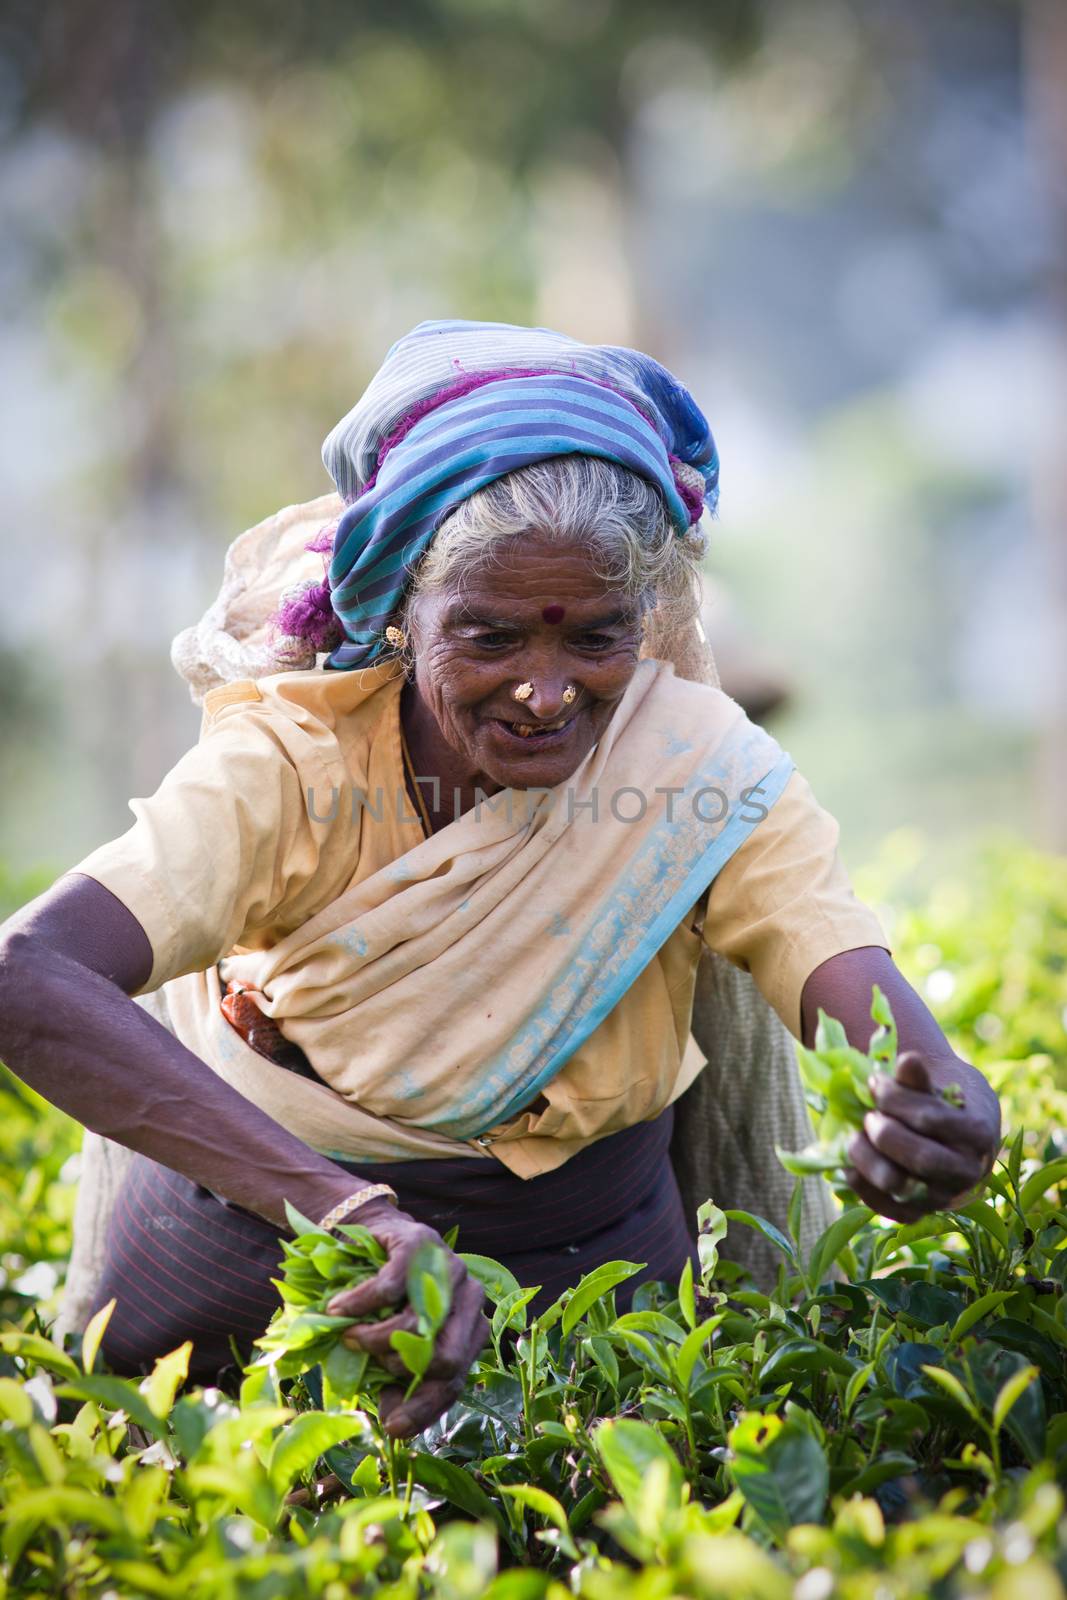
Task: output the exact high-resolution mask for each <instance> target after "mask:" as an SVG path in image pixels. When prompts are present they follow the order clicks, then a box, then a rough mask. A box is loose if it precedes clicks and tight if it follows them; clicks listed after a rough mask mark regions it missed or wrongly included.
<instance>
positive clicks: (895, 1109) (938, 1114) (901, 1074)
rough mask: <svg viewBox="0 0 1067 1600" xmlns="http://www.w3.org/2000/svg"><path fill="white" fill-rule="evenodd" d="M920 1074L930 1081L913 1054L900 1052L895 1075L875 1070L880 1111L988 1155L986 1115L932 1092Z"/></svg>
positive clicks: (944, 1141) (918, 1130)
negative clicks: (952, 1102)
mask: <svg viewBox="0 0 1067 1600" xmlns="http://www.w3.org/2000/svg"><path fill="white" fill-rule="evenodd" d="M916 1064H917V1068H916ZM920 1075H921V1078H922V1080H923V1082H928V1081H929V1077H928V1074H927V1071H926V1068H925V1067H923V1066H922V1063H921V1062H919V1061H918V1058H917V1057H914V1056H911V1055H905V1056H901V1058H900V1061H899V1062H898V1063H897V1076H896V1077H895V1078H890V1077H888V1076H887V1075H886V1074H884V1073H878V1074H876V1076H875V1077H874V1078H872V1079H871V1092H872V1094H873V1095H874V1099H875V1104H876V1105H877V1107H878V1109H879V1111H884V1112H885V1113H886V1114H887V1115H888V1116H890V1117H895V1118H896V1119H897V1121H898V1122H903V1123H906V1124H907V1126H908V1127H909V1128H911V1129H912V1131H913V1132H915V1133H918V1134H922V1136H923V1137H924V1138H927V1139H936V1140H937V1141H938V1142H939V1143H941V1144H945V1145H951V1146H960V1145H966V1146H968V1147H969V1148H971V1149H973V1150H976V1151H979V1152H980V1153H981V1154H982V1155H983V1156H984V1155H986V1154H987V1152H988V1150H989V1142H990V1134H989V1127H988V1123H987V1119H986V1118H985V1117H984V1116H980V1115H978V1114H976V1113H975V1112H974V1111H971V1110H969V1109H968V1108H967V1107H966V1106H954V1105H950V1104H949V1103H948V1102H947V1101H945V1100H942V1098H941V1096H940V1095H939V1094H931V1093H930V1092H929V1090H928V1089H924V1088H923V1087H922V1084H921V1083H920V1082H917V1080H918V1079H919V1077H920Z"/></svg>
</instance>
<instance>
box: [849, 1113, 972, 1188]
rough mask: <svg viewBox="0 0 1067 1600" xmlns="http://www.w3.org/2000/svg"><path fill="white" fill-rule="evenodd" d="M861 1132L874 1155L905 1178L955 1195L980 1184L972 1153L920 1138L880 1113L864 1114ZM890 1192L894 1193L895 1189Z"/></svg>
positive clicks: (906, 1127)
mask: <svg viewBox="0 0 1067 1600" xmlns="http://www.w3.org/2000/svg"><path fill="white" fill-rule="evenodd" d="M863 1131H864V1133H865V1134H866V1136H867V1138H868V1140H869V1141H870V1143H871V1145H872V1146H873V1147H874V1149H875V1150H876V1151H877V1153H878V1154H879V1155H880V1156H881V1157H882V1158H883V1159H884V1160H887V1161H889V1162H891V1163H893V1165H895V1166H896V1167H897V1168H898V1169H899V1170H900V1171H902V1172H904V1173H906V1174H907V1175H908V1176H909V1177H915V1178H921V1179H922V1180H923V1182H924V1183H928V1184H931V1185H934V1184H936V1185H937V1187H938V1188H939V1189H941V1190H942V1191H943V1192H944V1193H946V1194H959V1193H961V1192H963V1191H964V1190H966V1189H972V1188H974V1186H975V1185H976V1184H978V1183H980V1182H981V1181H982V1178H983V1176H984V1173H985V1167H984V1164H983V1162H982V1160H981V1158H980V1156H979V1154H978V1152H977V1151H976V1150H971V1149H964V1150H960V1149H956V1148H955V1147H954V1146H952V1145H949V1144H942V1143H941V1142H940V1141H939V1140H937V1139H927V1138H924V1137H923V1135H922V1134H919V1133H915V1132H914V1131H913V1130H912V1129H911V1128H910V1127H908V1125H907V1124H906V1123H904V1122H900V1121H898V1120H897V1118H896V1117H892V1116H887V1115H886V1114H885V1112H884V1111H868V1113H867V1115H866V1116H865V1117H864V1119H863ZM892 1192H894V1193H896V1192H898V1191H897V1190H896V1189H895V1188H894V1189H893V1190H892Z"/></svg>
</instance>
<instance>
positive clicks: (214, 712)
mask: <svg viewBox="0 0 1067 1600" xmlns="http://www.w3.org/2000/svg"><path fill="white" fill-rule="evenodd" d="M402 682H403V677H402V674H401V673H400V672H399V670H398V668H397V667H396V665H395V663H391V664H390V665H389V666H388V667H372V668H366V669H364V670H362V671H357V672H328V671H324V670H322V669H321V668H315V669H314V670H312V671H309V672H278V673H274V674H272V675H271V676H269V677H264V678H255V679H253V678H242V679H239V680H237V681H235V682H233V683H226V684H222V685H220V686H219V687H218V688H215V689H212V690H210V691H209V692H208V693H207V694H206V695H205V696H204V702H203V723H202V726H201V733H200V739H201V742H202V743H203V742H205V741H211V740H213V739H216V738H219V737H222V738H224V739H226V740H227V741H229V742H234V741H236V742H241V741H242V740H245V739H247V740H249V741H256V740H261V739H262V738H263V737H264V736H266V737H268V738H269V739H270V740H271V741H272V742H273V743H274V744H275V745H276V746H277V748H278V751H279V755H280V756H281V757H283V758H285V757H287V758H288V759H289V760H290V761H291V762H292V763H293V764H294V765H295V766H296V767H298V768H302V767H303V766H305V765H307V764H309V763H310V764H312V765H314V766H315V767H317V768H320V769H321V768H322V767H323V766H325V767H326V768H327V769H334V768H338V769H342V768H343V770H344V775H345V776H347V777H352V776H357V777H358V775H359V774H360V772H362V771H364V770H365V769H366V766H367V764H368V762H369V759H370V753H371V750H372V747H373V746H374V744H375V743H376V741H377V739H378V737H379V735H380V733H381V731H382V728H383V723H386V722H388V721H389V720H390V719H391V716H392V713H393V712H394V709H395V704H396V700H397V697H398V696H399V693H400V688H401V684H402Z"/></svg>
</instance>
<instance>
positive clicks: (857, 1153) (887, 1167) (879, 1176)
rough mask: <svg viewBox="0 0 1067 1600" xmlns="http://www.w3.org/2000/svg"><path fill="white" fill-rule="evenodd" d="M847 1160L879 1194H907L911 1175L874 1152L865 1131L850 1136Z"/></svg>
mask: <svg viewBox="0 0 1067 1600" xmlns="http://www.w3.org/2000/svg"><path fill="white" fill-rule="evenodd" d="M848 1158H849V1161H850V1162H851V1163H852V1166H853V1169H854V1170H855V1171H856V1172H858V1173H859V1175H860V1177H861V1178H863V1179H864V1181H865V1182H866V1183H867V1184H869V1185H870V1187H871V1188H872V1189H876V1190H877V1191H878V1192H879V1193H880V1194H883V1195H886V1196H889V1195H894V1194H904V1193H906V1192H907V1187H908V1181H909V1179H910V1178H911V1173H909V1172H905V1171H904V1169H903V1168H902V1167H898V1166H897V1165H896V1163H895V1162H893V1161H891V1160H889V1158H888V1157H887V1156H884V1155H882V1153H881V1152H880V1151H878V1150H876V1149H875V1148H874V1145H873V1144H872V1143H871V1141H870V1139H869V1138H868V1137H867V1134H866V1131H865V1130H864V1131H863V1132H862V1133H854V1134H853V1135H852V1138H851V1140H850V1141H849V1146H848ZM853 1187H855V1185H853ZM857 1192H858V1191H857Z"/></svg>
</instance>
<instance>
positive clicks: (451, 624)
mask: <svg viewBox="0 0 1067 1600" xmlns="http://www.w3.org/2000/svg"><path fill="white" fill-rule="evenodd" d="M409 625H410V627H411V631H412V635H413V642H414V647H415V686H416V689H417V691H418V694H419V696H420V698H421V700H422V702H423V704H424V705H425V706H426V707H427V708H428V709H429V710H430V711H431V712H432V713H433V716H434V718H435V720H436V723H437V726H438V729H439V730H440V734H441V737H442V738H443V739H444V741H445V743H446V744H447V745H448V746H449V748H450V749H451V750H453V751H454V752H455V753H456V754H457V755H458V756H460V757H461V758H462V759H464V760H465V761H467V762H469V763H470V766H471V768H472V771H473V772H475V773H478V774H484V775H485V776H486V777H487V778H489V779H491V780H492V782H494V783H496V784H499V785H500V786H501V788H516V789H527V788H542V787H543V788H551V787H553V786H554V785H556V784H558V783H563V782H564V781H565V780H566V779H567V778H569V777H570V776H571V774H572V773H573V772H575V771H576V770H577V768H578V766H579V764H580V763H581V762H582V761H583V760H584V758H585V757H586V756H587V755H588V753H589V751H590V750H591V749H592V748H593V746H594V745H595V744H596V742H597V740H598V739H599V738H600V736H601V734H602V733H603V731H604V729H605V728H606V727H607V724H608V722H609V721H610V719H611V715H612V712H613V711H614V710H615V707H616V706H617V705H618V703H619V701H620V700H621V699H622V696H623V695H624V693H625V692H626V688H627V685H628V684H629V682H630V679H631V678H632V677H633V674H634V669H635V667H636V665H637V660H638V652H639V649H640V643H641V615H640V610H639V607H638V604H637V602H635V601H634V599H633V598H632V597H631V596H629V595H627V594H625V593H624V592H623V591H622V590H619V589H612V588H609V587H607V586H606V585H605V583H604V580H603V578H602V577H598V576H597V574H596V572H595V570H594V568H593V565H592V563H591V561H590V558H589V553H588V551H587V550H586V549H585V548H584V547H583V546H581V545H558V544H549V543H546V542H543V541H541V540H539V539H538V538H537V537H536V536H533V535H531V536H526V537H524V538H522V539H516V540H511V541H509V542H508V543H507V544H505V545H502V546H500V547H499V549H498V550H497V551H495V552H494V564H493V566H492V568H490V569H488V570H485V571H481V572H476V573H474V574H473V575H472V576H471V577H470V578H468V579H467V580H466V581H465V582H464V584H463V586H462V588H461V589H457V590H454V591H452V592H449V591H445V592H443V593H440V594H424V595H420V596H419V598H418V600H417V601H416V603H415V605H414V606H413V608H412V614H411V615H410V616H409ZM525 683H529V684H532V686H533V689H532V693H530V695H529V696H528V698H526V699H524V700H516V699H515V695H514V691H515V690H516V689H517V688H518V687H519V686H520V685H522V684H525ZM568 686H573V688H574V689H575V690H576V691H577V692H576V694H575V695H574V696H573V697H572V698H570V700H569V701H568V700H565V699H564V692H565V690H566V689H567V688H568Z"/></svg>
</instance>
